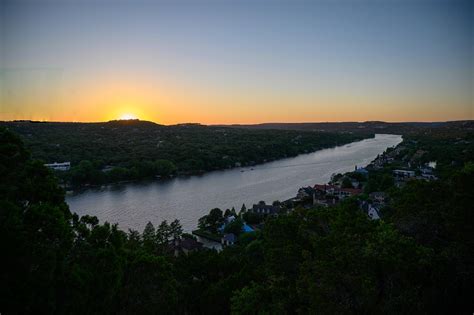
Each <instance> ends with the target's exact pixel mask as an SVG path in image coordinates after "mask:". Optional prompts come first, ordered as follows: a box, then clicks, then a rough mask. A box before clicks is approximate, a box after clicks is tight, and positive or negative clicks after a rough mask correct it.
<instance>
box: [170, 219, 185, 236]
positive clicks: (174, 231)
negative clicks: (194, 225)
mask: <svg viewBox="0 0 474 315" xmlns="http://www.w3.org/2000/svg"><path fill="white" fill-rule="evenodd" d="M170 234H171V237H172V238H173V240H176V239H179V238H180V237H181V234H183V228H182V227H181V223H180V222H179V220H178V219H176V220H174V221H173V222H171V224H170Z"/></svg>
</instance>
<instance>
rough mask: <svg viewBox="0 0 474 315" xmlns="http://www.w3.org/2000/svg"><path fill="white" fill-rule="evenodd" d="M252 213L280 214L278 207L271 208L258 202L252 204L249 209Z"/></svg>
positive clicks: (262, 202)
mask: <svg viewBox="0 0 474 315" xmlns="http://www.w3.org/2000/svg"><path fill="white" fill-rule="evenodd" d="M250 211H252V212H253V213H258V214H269V215H276V214H278V213H279V212H280V206H273V205H267V204H265V201H260V202H259V203H258V204H254V205H253V206H252V208H251V209H250Z"/></svg>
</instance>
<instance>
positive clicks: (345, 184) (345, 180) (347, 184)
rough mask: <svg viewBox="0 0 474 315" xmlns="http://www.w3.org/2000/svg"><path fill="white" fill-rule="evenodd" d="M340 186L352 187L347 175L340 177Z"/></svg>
mask: <svg viewBox="0 0 474 315" xmlns="http://www.w3.org/2000/svg"><path fill="white" fill-rule="evenodd" d="M341 187H342V188H352V182H351V180H350V179H349V178H348V177H344V178H343V179H342V184H341Z"/></svg>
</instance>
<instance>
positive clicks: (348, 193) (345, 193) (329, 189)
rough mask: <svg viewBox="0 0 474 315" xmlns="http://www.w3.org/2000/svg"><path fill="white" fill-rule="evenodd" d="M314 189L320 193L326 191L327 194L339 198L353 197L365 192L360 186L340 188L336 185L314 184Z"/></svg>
mask: <svg viewBox="0 0 474 315" xmlns="http://www.w3.org/2000/svg"><path fill="white" fill-rule="evenodd" d="M314 189H315V190H316V191H318V192H319V193H324V194H326V195H330V196H334V197H337V198H339V199H344V198H346V197H352V196H356V195H359V194H361V193H362V192H363V190H362V189H358V188H339V187H337V186H335V185H319V184H316V185H314Z"/></svg>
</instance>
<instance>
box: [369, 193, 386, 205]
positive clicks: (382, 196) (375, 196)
mask: <svg viewBox="0 0 474 315" xmlns="http://www.w3.org/2000/svg"><path fill="white" fill-rule="evenodd" d="M369 198H370V199H371V200H372V201H373V202H376V203H385V202H386V201H387V194H386V193H384V192H383V191H374V192H371V193H370V194H369Z"/></svg>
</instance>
